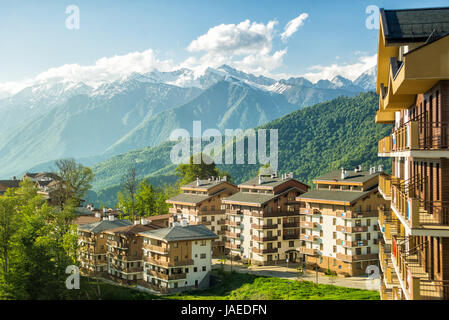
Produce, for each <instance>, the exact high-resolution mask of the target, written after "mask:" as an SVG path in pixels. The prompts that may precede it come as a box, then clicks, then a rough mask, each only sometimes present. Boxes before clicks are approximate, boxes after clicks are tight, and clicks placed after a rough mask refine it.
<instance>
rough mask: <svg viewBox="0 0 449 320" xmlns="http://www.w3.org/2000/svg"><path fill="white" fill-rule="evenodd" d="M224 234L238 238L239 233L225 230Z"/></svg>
mask: <svg viewBox="0 0 449 320" xmlns="http://www.w3.org/2000/svg"><path fill="white" fill-rule="evenodd" d="M224 234H225V236H226V237H228V238H233V239H240V236H241V233H235V232H231V231H225V233H224Z"/></svg>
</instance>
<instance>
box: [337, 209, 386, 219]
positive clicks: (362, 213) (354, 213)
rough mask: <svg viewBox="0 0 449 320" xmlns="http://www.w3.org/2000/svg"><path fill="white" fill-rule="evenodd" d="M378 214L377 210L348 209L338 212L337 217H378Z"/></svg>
mask: <svg viewBox="0 0 449 320" xmlns="http://www.w3.org/2000/svg"><path fill="white" fill-rule="evenodd" d="M377 215H378V212H377V211H346V212H339V213H337V214H336V217H339V218H343V219H361V218H372V217H377Z"/></svg>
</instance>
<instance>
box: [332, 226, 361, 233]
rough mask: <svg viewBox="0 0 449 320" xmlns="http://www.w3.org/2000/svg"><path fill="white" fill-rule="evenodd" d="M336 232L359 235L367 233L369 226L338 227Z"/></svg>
mask: <svg viewBox="0 0 449 320" xmlns="http://www.w3.org/2000/svg"><path fill="white" fill-rule="evenodd" d="M336 230H337V231H340V232H343V233H359V232H367V231H368V226H354V227H345V226H337V227H336Z"/></svg>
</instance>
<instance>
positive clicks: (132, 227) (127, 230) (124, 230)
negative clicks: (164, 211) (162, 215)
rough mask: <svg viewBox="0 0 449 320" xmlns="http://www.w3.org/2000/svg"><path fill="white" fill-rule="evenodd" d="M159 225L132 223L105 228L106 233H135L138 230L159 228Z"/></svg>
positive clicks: (138, 231)
mask: <svg viewBox="0 0 449 320" xmlns="http://www.w3.org/2000/svg"><path fill="white" fill-rule="evenodd" d="M159 228H160V227H159V226H155V225H143V224H133V225H129V226H124V227H118V228H114V229H109V230H107V232H108V233H115V234H122V235H136V234H138V233H140V232H144V231H149V230H154V229H159Z"/></svg>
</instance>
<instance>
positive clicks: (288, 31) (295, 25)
mask: <svg viewBox="0 0 449 320" xmlns="http://www.w3.org/2000/svg"><path fill="white" fill-rule="evenodd" d="M308 17H309V15H308V14H307V13H301V14H300V15H299V16H297V17H296V18H295V19H293V20H290V21H289V22H288V23H287V24H286V25H285V28H284V32H283V33H282V34H281V38H282V40H284V41H285V40H287V39H288V38H290V37H291V36H292V35H293V34H294V33H296V31H298V29H299V28H300V27H301V26H302V25H303V24H304V21H305V20H306V19H307V18H308Z"/></svg>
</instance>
